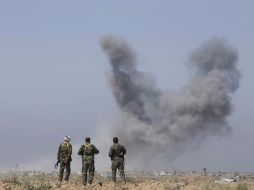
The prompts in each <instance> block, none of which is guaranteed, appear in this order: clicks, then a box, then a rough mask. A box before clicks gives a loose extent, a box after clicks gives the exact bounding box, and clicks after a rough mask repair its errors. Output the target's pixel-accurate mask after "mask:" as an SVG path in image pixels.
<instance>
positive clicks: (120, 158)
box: [109, 143, 126, 182]
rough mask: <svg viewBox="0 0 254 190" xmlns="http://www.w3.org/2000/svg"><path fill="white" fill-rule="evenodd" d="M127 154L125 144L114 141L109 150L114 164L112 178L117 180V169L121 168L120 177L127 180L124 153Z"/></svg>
mask: <svg viewBox="0 0 254 190" xmlns="http://www.w3.org/2000/svg"><path fill="white" fill-rule="evenodd" d="M125 154H126V149H125V147H124V146H123V145H120V144H118V143H114V144H113V145H112V146H111V147H110V150H109V157H110V158H111V161H112V165H111V170H112V180H113V181H114V182H116V170H117V169H119V172H120V177H121V179H122V180H123V181H124V182H125V181H126V179H125V174H124V155H125Z"/></svg>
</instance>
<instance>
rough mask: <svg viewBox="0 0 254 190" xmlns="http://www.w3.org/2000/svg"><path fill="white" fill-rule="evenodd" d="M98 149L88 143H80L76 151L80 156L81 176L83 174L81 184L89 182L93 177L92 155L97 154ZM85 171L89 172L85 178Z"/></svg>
mask: <svg viewBox="0 0 254 190" xmlns="http://www.w3.org/2000/svg"><path fill="white" fill-rule="evenodd" d="M98 153H99V150H98V149H97V148H96V147H95V146H94V145H93V144H90V143H86V144H84V145H82V146H81V147H80V149H79V151H78V155H80V156H82V176H83V185H86V183H87V182H88V183H89V184H91V183H92V182H93V177H94V171H95V167H94V155H95V154H98ZM87 172H88V174H89V176H88V180H87Z"/></svg>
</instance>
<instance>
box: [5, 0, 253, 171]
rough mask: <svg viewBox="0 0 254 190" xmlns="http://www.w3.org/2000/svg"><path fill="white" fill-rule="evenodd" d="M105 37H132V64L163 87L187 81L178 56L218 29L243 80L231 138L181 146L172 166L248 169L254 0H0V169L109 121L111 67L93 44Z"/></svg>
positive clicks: (51, 150) (30, 158) (35, 156)
mask: <svg viewBox="0 0 254 190" xmlns="http://www.w3.org/2000/svg"><path fill="white" fill-rule="evenodd" d="M105 34H112V35H117V36H120V37H123V38H125V39H126V40H127V41H129V43H130V44H131V45H132V46H133V47H134V48H135V49H136V50H137V52H138V58H139V61H140V63H141V64H140V67H139V68H140V69H142V70H145V71H147V72H150V73H153V74H154V75H155V76H156V77H157V81H158V85H159V86H160V87H161V88H162V89H172V88H173V89H179V88H181V86H182V85H184V84H185V83H186V82H187V80H188V78H189V76H190V74H189V72H188V70H187V69H186V67H185V65H184V63H185V62H186V60H187V57H188V53H189V52H190V51H191V50H192V49H195V48H196V47H197V46H199V45H200V44H201V43H202V42H204V41H206V40H208V39H209V38H211V37H213V36H223V37H225V38H226V39H227V40H228V41H229V43H231V44H232V45H234V46H235V47H236V48H237V49H238V51H239V69H240V70H241V71H242V74H243V77H242V79H241V85H240V88H239V90H238V91H237V93H236V94H234V96H233V100H234V102H235V103H234V104H235V113H234V114H233V115H232V116H231V118H230V121H231V122H230V123H231V124H232V127H233V134H232V137H229V138H227V139H216V141H217V142H216V143H215V142H214V140H208V141H207V142H205V143H204V146H202V147H201V149H200V150H198V151H197V152H195V153H186V157H188V158H189V163H188V164H187V163H186V162H185V161H186V160H185V156H182V157H181V158H180V159H179V161H177V162H176V163H174V164H173V167H176V168H183V169H184V168H197V169H199V168H198V167H199V163H200V162H204V165H207V167H208V168H213V169H215V170H216V169H220V168H222V169H226V170H249V171H254V166H253V160H254V150H253V148H252V145H253V143H254V140H253V139H252V136H253V134H254V129H253V123H254V114H253V113H254V104H253V100H252V99H253V98H252V97H254V87H253V84H252V83H253V80H254V76H253V70H254V65H253V63H254V54H253V50H254V1H252V0H243V1H237V0H210V1H209V0H192V1H183V0H179V1H169V0H167V1H166V0H165V1H162V0H160V1H149V0H140V1H134V0H129V1H117V0H107V1H103V2H102V1H98V0H97V1H96V0H93V1H67V0H58V1H53V0H44V1H32V0H30V1H28V0H26V1H25V0H24V1H19V0H10V1H4V0H2V1H0V131H1V138H0V149H1V158H0V169H3V168H8V167H12V166H14V165H15V164H16V163H23V162H24V163H27V162H28V163H29V162H30V161H34V160H36V159H39V158H41V157H44V156H45V155H49V156H50V155H54V154H55V151H56V148H57V146H58V144H59V143H60V141H62V137H63V136H64V135H66V134H68V135H70V136H72V137H73V139H72V142H73V143H74V144H75V143H80V141H81V140H82V138H84V136H86V135H91V136H94V135H95V133H96V131H95V130H94V128H95V127H96V126H99V125H101V123H104V122H106V123H110V121H111V120H112V118H114V116H115V115H116V114H117V111H118V109H117V107H116V105H115V101H114V99H113V97H112V95H111V92H110V89H109V88H108V85H107V81H106V77H105V73H106V71H107V70H108V69H109V66H108V65H107V64H106V63H107V59H106V57H105V56H104V54H103V53H102V51H101V50H100V47H99V44H98V42H99V39H100V37H101V36H103V35H105ZM232 147H234V148H232ZM214 150H217V151H218V152H219V153H220V154H219V155H221V157H216V155H217V154H216V153H215V156H213V155H214V154H212V153H211V152H213V151H214ZM225 150H227V151H225ZM200 155H205V156H204V157H202V156H200Z"/></svg>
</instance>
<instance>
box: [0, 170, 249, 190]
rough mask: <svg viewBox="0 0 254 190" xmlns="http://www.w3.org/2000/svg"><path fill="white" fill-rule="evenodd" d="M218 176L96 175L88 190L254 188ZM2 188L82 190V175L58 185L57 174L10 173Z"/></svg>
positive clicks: (238, 189) (3, 178)
mask: <svg viewBox="0 0 254 190" xmlns="http://www.w3.org/2000/svg"><path fill="white" fill-rule="evenodd" d="M215 180H216V178H215V177H210V176H209V177H204V176H196V177H194V176H190V177H187V176H167V177H160V178H158V179H155V178H147V177H139V178H131V177H129V178H128V180H127V183H126V184H123V183H121V182H118V183H116V184H114V183H112V182H110V181H109V180H108V179H106V178H102V177H100V176H96V177H95V179H94V183H93V184H92V185H91V186H86V187H85V189H87V190H89V189H91V190H92V189H93V190H110V189H112V190H178V189H180V190H254V180H253V179H252V178H246V179H244V180H242V181H239V182H234V183H225V184H222V183H215ZM0 189H2V190H51V189H59V190H81V189H84V187H83V186H82V183H81V176H78V175H72V176H71V179H70V181H69V182H68V183H65V182H64V183H63V184H62V186H61V187H60V188H59V187H58V182H57V176H54V175H53V176H51V175H38V176H18V175H13V174H10V175H7V176H2V177H1V182H0Z"/></svg>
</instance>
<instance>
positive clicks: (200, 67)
mask: <svg viewBox="0 0 254 190" xmlns="http://www.w3.org/2000/svg"><path fill="white" fill-rule="evenodd" d="M101 47H102V49H103V51H104V52H105V53H106V55H107V56H108V58H109V62H110V65H111V72H110V74H109V75H108V80H109V83H110V86H111V89H112V93H113V95H114V97H115V99H116V102H117V104H118V106H119V108H120V110H121V111H122V114H121V117H119V118H118V119H117V122H116V123H115V124H114V126H113V128H112V133H113V134H114V135H118V136H119V137H120V138H121V140H122V142H123V143H125V144H126V146H127V147H128V150H129V154H130V155H133V156H134V155H135V160H136V161H137V162H140V161H141V160H144V159H145V160H146V161H148V160H149V158H150V157H154V155H160V156H162V157H164V158H166V159H169V160H170V159H172V158H173V157H175V156H177V154H179V153H181V152H182V151H184V149H185V148H186V147H188V146H189V145H190V144H193V143H194V142H197V141H200V140H203V139H204V138H206V137H207V136H211V135H220V134H225V133H228V132H229V131H230V126H229V125H228V123H227V116H229V115H230V113H231V112H232V104H231V97H230V96H231V94H232V93H234V92H235V91H236V90H237V89H238V87H239V78H240V72H239V71H238V70H237V68H236V63H237V60H238V54H237V51H236V49H235V48H234V47H232V46H230V45H229V44H228V43H227V42H226V41H225V40H224V39H221V38H212V39H210V40H209V41H207V42H205V43H204V44H202V45H201V46H200V47H199V48H197V49H196V50H194V51H192V52H191V54H190V55H189V61H188V63H187V64H188V68H192V69H195V71H196V72H195V75H194V76H193V77H192V78H191V79H190V80H189V81H188V83H187V85H185V86H184V87H182V88H181V89H180V90H179V91H177V92H174V91H169V90H168V91H162V90H160V89H158V88H157V87H156V82H155V81H154V78H153V77H151V75H150V74H147V73H144V72H141V71H138V70H137V64H138V63H137V60H136V54H135V51H134V50H133V49H132V48H131V47H130V46H129V45H128V44H127V43H126V42H125V41H124V40H123V39H120V38H116V37H113V36H105V37H103V38H102V39H101Z"/></svg>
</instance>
